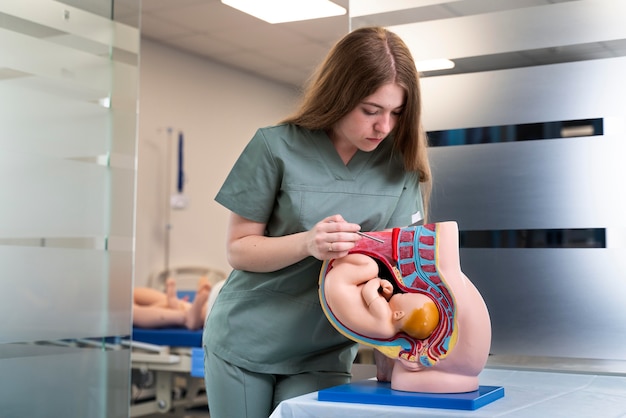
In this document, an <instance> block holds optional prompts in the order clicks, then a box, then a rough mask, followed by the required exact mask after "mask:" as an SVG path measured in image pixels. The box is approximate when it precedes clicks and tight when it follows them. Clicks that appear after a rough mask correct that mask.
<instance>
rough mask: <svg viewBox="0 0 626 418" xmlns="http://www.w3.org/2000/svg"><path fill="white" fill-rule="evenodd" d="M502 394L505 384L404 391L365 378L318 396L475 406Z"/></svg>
mask: <svg viewBox="0 0 626 418" xmlns="http://www.w3.org/2000/svg"><path fill="white" fill-rule="evenodd" d="M503 396H504V388H503V387H502V386H480V387H479V388H478V390H476V391H474V392H465V393H423V392H402V391H398V390H393V389H391V385H390V384H389V383H382V382H378V381H376V380H363V381H359V382H353V383H350V384H346V385H340V386H335V387H332V388H328V389H323V390H320V391H319V392H318V398H317V399H318V400H320V401H330V402H348V403H365V404H374V405H396V406H418V407H422V408H442V409H463V410H475V409H478V408H480V407H482V406H485V405H487V404H489V403H491V402H493V401H495V400H496V399H500V398H502V397H503Z"/></svg>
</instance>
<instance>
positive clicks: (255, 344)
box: [203, 124, 423, 374]
mask: <svg viewBox="0 0 626 418" xmlns="http://www.w3.org/2000/svg"><path fill="white" fill-rule="evenodd" d="M391 148H392V140H391V138H387V139H385V140H384V141H383V142H382V143H381V144H380V145H379V146H378V147H377V148H376V149H375V150H374V151H372V152H363V151H357V153H356V154H355V155H354V157H353V158H352V159H351V160H350V162H349V163H348V164H347V165H345V164H344V163H343V161H342V160H341V158H340V156H339V154H338V153H337V152H336V150H335V148H334V146H333V144H332V142H331V141H330V138H329V137H328V136H327V135H326V133H325V132H324V131H310V130H307V129H303V128H300V127H298V126H295V125H289V124H283V125H277V126H272V127H267V128H262V129H259V130H258V131H257V132H256V134H255V135H254V137H253V138H252V140H251V141H250V142H249V143H248V145H247V146H246V148H245V149H244V151H243V152H242V154H241V155H240V157H239V159H238V160H237V161H236V163H235V165H234V166H233V168H232V170H231V172H230V173H229V175H228V177H227V178H226V180H225V182H224V184H223V186H222V188H221V189H220V191H219V192H218V194H217V196H216V197H215V200H216V201H217V202H218V203H220V204H221V205H223V206H224V207H226V208H227V209H229V210H231V211H232V212H234V213H236V214H238V215H240V216H243V217H244V218H247V219H250V220H252V221H255V222H261V223H266V225H267V228H266V235H267V236H269V237H277V236H283V235H287V234H293V233H297V232H302V231H306V230H309V229H311V228H312V227H313V226H314V225H315V224H316V223H317V222H319V221H320V220H322V219H323V218H325V217H327V216H330V215H334V214H340V215H342V216H343V218H344V219H345V220H346V221H348V222H354V223H358V224H359V225H361V229H362V230H363V231H378V230H383V229H387V228H392V227H402V226H407V225H410V224H413V223H415V221H416V217H419V216H420V215H419V214H420V213H423V207H422V198H421V194H420V190H419V180H418V177H417V174H416V173H406V172H405V171H404V168H403V163H402V159H401V158H400V156H399V155H397V154H393V153H392V151H391ZM321 265H322V262H321V261H320V260H317V259H316V258H314V257H307V258H306V259H304V260H302V261H300V262H298V263H296V264H294V265H291V266H288V267H286V268H284V269H281V270H279V271H274V272H271V273H254V272H249V271H241V270H233V271H232V272H231V274H230V275H229V278H228V280H227V281H226V283H225V285H224V286H223V287H222V289H221V291H220V293H219V295H218V297H217V300H216V301H215V304H214V306H213V308H212V310H211V313H210V315H209V317H208V318H207V322H206V325H205V328H204V335H203V344H204V345H205V346H206V347H207V349H208V350H210V351H212V352H214V353H215V354H216V355H217V356H219V357H221V358H222V359H223V360H226V361H228V362H230V363H232V364H234V365H236V366H239V367H242V368H244V369H247V370H250V371H252V372H258V373H273V374H294V373H301V372H307V371H334V372H349V371H350V368H351V364H352V361H353V360H354V356H355V355H356V348H357V347H356V344H355V343H354V342H353V341H351V340H349V339H347V338H346V337H344V336H343V335H341V334H340V333H338V332H337V331H336V330H335V329H334V328H333V326H332V325H331V324H330V323H329V322H328V320H327V319H326V317H325V316H324V313H323V311H322V308H321V306H320V302H319V296H318V279H319V274H320V269H321Z"/></svg>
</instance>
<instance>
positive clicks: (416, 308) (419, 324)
mask: <svg viewBox="0 0 626 418" xmlns="http://www.w3.org/2000/svg"><path fill="white" fill-rule="evenodd" d="M403 296H404V297H405V299H406V300H405V301H404V302H408V300H409V299H411V300H413V305H412V307H411V309H407V310H406V311H405V315H404V318H403V319H404V323H403V324H402V327H401V330H402V331H404V332H405V333H407V334H408V335H410V336H411V337H413V338H416V339H418V340H424V339H426V338H428V337H429V336H430V335H431V334H432V333H433V331H434V330H435V328H436V327H437V325H438V324H439V310H438V309H437V305H435V303H434V302H433V301H432V300H431V299H430V298H428V297H427V296H425V295H422V294H418V293H408V294H405V295H403Z"/></svg>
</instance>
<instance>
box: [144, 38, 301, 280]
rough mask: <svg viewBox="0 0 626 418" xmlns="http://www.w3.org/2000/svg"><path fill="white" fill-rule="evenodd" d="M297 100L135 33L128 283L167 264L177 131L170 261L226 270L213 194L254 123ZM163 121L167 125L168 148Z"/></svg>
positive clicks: (222, 219)
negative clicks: (181, 175)
mask: <svg viewBox="0 0 626 418" xmlns="http://www.w3.org/2000/svg"><path fill="white" fill-rule="evenodd" d="M297 99H298V92H297V91H296V89H293V88H289V87H286V86H284V85H281V84H277V83H273V82H270V81H266V80H264V79H261V78H257V77H254V76H251V75H249V74H246V73H244V72H240V71H237V70H233V69H231V68H228V67H225V66H222V65H220V64H217V63H214V62H212V61H209V60H206V59H202V58H199V57H196V56H193V55H191V54H186V53H184V52H180V51H177V50H175V49H171V48H168V47H166V46H163V45H161V44H158V43H155V42H153V41H150V40H146V39H142V41H141V62H140V95H139V132H138V151H137V155H138V170H137V215H136V251H135V286H142V285H145V284H147V281H148V278H149V276H150V275H151V274H154V273H155V272H157V271H160V270H162V269H163V268H164V267H165V265H166V250H165V243H166V225H167V210H168V209H169V208H168V196H169V193H175V191H176V165H177V162H176V155H177V149H176V142H177V132H178V131H179V130H181V131H183V132H184V137H185V146H184V169H185V175H186V183H185V187H184V195H185V196H187V197H188V198H189V200H190V205H189V207H188V208H187V209H184V210H171V211H170V225H171V229H170V232H169V248H170V250H169V266H170V267H177V266H185V265H192V266H209V267H214V268H219V269H222V270H223V271H224V272H228V271H230V266H229V265H228V262H227V261H226V253H225V237H226V224H227V219H228V212H227V211H226V210H225V209H224V208H223V207H221V206H220V205H218V204H217V203H215V201H214V200H213V199H214V197H215V195H216V193H217V191H218V189H219V187H220V186H221V184H222V182H223V180H224V178H225V177H226V175H227V174H228V171H229V170H230V168H231V167H232V165H233V163H234V162H235V160H236V158H237V156H238V155H239V153H240V152H241V150H242V149H243V147H244V146H245V145H246V143H247V142H248V141H249V140H250V138H251V137H252V135H253V134H254V132H255V130H256V129H257V128H259V127H261V126H266V125H270V124H273V123H275V122H277V121H278V120H280V119H282V118H283V117H285V116H286V115H287V114H289V113H290V112H291V111H292V110H293V106H294V104H295V103H296V101H297ZM168 128H172V129H173V131H174V132H173V134H172V135H171V140H170V143H171V149H170V153H169V154H168V151H167V143H168V137H169V135H168V132H167V130H168ZM167 155H169V156H170V158H171V173H170V176H169V185H168V177H167V170H168V164H167V162H168V159H167ZM168 187H169V191H168Z"/></svg>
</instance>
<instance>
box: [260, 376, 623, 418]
mask: <svg viewBox="0 0 626 418" xmlns="http://www.w3.org/2000/svg"><path fill="white" fill-rule="evenodd" d="M480 384H481V385H487V386H503V387H504V391H505V393H504V397H503V398H501V399H497V400H496V401H494V402H493V403H490V404H488V405H485V406H483V407H481V408H479V409H477V410H474V411H461V410H451V409H434V408H417V407H402V406H387V405H370V404H357V403H341V402H323V401H318V400H317V392H314V393H309V394H307V395H302V396H299V397H296V398H293V399H289V400H287V401H284V402H282V403H281V404H280V405H279V406H278V408H276V410H275V411H274V413H272V415H271V416H270V418H292V417H293V418H308V417H311V418H313V417H314V418H320V417H323V418H334V417H338V418H350V417H358V418H369V417H376V418H380V417H389V418H403V417H411V418H414V417H506V418H514V417H515V418H521V417H524V418H526V417H530V418H544V417H549V418H558V417H564V418H565V417H567V418H574V417H581V418H583V417H584V418H595V417H598V418H600V417H602V418H607V417H615V418H617V417H626V377H624V376H609V375H593V374H573V373H557V372H535V371H520V370H517V371H516V370H504V369H485V370H483V372H482V373H481V375H480Z"/></svg>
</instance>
